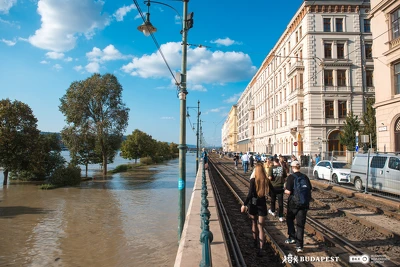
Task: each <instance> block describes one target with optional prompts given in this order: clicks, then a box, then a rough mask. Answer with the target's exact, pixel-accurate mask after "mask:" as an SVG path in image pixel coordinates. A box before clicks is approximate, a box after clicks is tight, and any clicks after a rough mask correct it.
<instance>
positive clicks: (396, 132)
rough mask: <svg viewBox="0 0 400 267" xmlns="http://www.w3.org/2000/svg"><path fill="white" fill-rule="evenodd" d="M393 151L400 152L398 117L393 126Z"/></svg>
mask: <svg viewBox="0 0 400 267" xmlns="http://www.w3.org/2000/svg"><path fill="white" fill-rule="evenodd" d="M394 151H395V152H399V151H400V117H399V118H398V119H397V121H396V123H395V124H394Z"/></svg>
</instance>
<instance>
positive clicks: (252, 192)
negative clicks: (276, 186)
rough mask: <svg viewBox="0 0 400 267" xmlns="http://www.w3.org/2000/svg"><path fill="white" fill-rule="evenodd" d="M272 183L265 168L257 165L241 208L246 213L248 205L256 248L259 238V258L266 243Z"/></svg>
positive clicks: (259, 164) (260, 164)
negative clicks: (265, 231)
mask: <svg viewBox="0 0 400 267" xmlns="http://www.w3.org/2000/svg"><path fill="white" fill-rule="evenodd" d="M270 186H271V182H270V181H269V179H267V176H266V174H265V170H264V166H263V164H262V163H257V165H256V167H255V169H254V171H253V173H252V174H251V176H250V189H249V193H248V194H247V198H246V200H245V201H244V203H243V206H242V207H241V212H245V211H246V208H247V205H248V211H249V216H250V218H251V221H252V226H251V230H252V232H253V240H254V246H255V247H257V236H258V238H259V250H258V252H257V255H258V256H262V249H263V245H264V243H265V233H264V223H265V216H267V203H266V200H265V196H267V195H268V194H269V189H270Z"/></svg>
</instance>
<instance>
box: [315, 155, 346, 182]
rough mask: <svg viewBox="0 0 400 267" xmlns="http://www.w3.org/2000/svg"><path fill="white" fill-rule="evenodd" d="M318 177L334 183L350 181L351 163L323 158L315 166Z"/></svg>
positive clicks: (316, 176)
mask: <svg viewBox="0 0 400 267" xmlns="http://www.w3.org/2000/svg"><path fill="white" fill-rule="evenodd" d="M313 175H314V177H315V178H316V179H325V180H329V181H332V182H333V183H350V165H349V164H348V163H347V162H342V161H329V160H321V161H320V162H319V163H318V164H317V165H315V166H314V170H313Z"/></svg>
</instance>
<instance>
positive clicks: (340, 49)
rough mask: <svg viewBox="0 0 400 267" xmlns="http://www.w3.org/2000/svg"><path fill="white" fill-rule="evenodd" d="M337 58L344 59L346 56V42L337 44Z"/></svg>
mask: <svg viewBox="0 0 400 267" xmlns="http://www.w3.org/2000/svg"><path fill="white" fill-rule="evenodd" d="M336 48H337V58H340V59H343V58H344V44H337V45H336Z"/></svg>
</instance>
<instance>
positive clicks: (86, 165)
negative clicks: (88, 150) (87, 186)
mask: <svg viewBox="0 0 400 267" xmlns="http://www.w3.org/2000/svg"><path fill="white" fill-rule="evenodd" d="M85 167H86V170H85V173H86V174H85V175H86V176H85V177H86V178H87V173H88V164H87V163H86V164H85Z"/></svg>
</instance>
